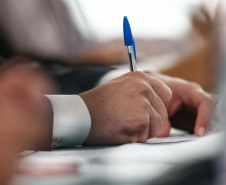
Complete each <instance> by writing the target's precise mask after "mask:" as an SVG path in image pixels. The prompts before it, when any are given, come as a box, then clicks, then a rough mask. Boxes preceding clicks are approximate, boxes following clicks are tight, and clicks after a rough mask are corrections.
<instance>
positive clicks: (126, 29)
mask: <svg viewBox="0 0 226 185" xmlns="http://www.w3.org/2000/svg"><path fill="white" fill-rule="evenodd" d="M123 34H124V44H125V46H133V48H134V57H135V60H137V56H136V49H135V42H134V39H133V35H132V31H131V28H130V24H129V21H128V19H127V17H126V16H124V19H123Z"/></svg>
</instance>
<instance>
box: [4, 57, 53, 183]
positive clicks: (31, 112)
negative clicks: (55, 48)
mask: <svg viewBox="0 0 226 185" xmlns="http://www.w3.org/2000/svg"><path fill="white" fill-rule="evenodd" d="M51 92H53V86H52V84H51V81H50V80H49V79H48V78H47V76H46V75H45V73H43V72H42V71H41V70H40V69H37V68H34V67H32V66H31V65H30V63H29V62H28V61H27V59H24V58H17V59H14V60H13V61H7V62H6V64H4V65H3V66H1V68H0V102H1V103H0V146H1V151H2V152H0V166H1V168H0V184H2V185H5V184H7V182H8V180H9V178H10V177H11V176H12V175H13V174H14V173H15V171H16V166H17V160H18V155H19V153H20V152H22V151H23V150H50V149H51V143H52V127H53V120H52V119H53V113H52V109H51V104H50V102H49V101H48V99H47V98H46V97H45V96H43V94H42V93H51Z"/></svg>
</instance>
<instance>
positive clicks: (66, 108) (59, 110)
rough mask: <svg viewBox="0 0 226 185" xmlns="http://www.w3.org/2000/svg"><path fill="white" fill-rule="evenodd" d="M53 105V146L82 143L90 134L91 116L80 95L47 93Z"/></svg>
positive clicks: (69, 145)
mask: <svg viewBox="0 0 226 185" xmlns="http://www.w3.org/2000/svg"><path fill="white" fill-rule="evenodd" d="M46 96H47V97H48V98H49V100H50V101H51V103H52V107H53V114H54V118H53V142H52V148H53V149H55V148H66V147H74V146H77V145H81V144H82V143H83V142H84V141H85V140H86V138H87V137H88V135H89V132H90V128H91V117H90V114H89V111H88V108H87V106H86V104H85V102H84V101H83V99H82V98H81V97H80V96H78V95H46Z"/></svg>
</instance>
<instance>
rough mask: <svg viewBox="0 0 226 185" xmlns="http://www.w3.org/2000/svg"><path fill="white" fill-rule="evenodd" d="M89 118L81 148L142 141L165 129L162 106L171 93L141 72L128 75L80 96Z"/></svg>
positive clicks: (158, 82)
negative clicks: (89, 128)
mask: <svg viewBox="0 0 226 185" xmlns="http://www.w3.org/2000/svg"><path fill="white" fill-rule="evenodd" d="M80 96H81V97H82V99H83V100H84V102H85V103H86V105H87V107H88V109H89V112H90V115H91V121H92V126H91V131H90V134H89V136H88V138H87V139H86V141H85V142H84V145H114V144H123V143H131V142H145V141H146V140H147V139H148V138H151V137H156V136H158V135H159V134H161V133H162V132H163V130H164V127H165V123H166V121H167V119H168V114H167V111H166V108H165V105H164V103H167V102H168V101H169V100H170V99H171V96H172V93H171V90H170V89H169V88H168V87H167V86H166V85H165V84H164V83H162V82H161V81H160V80H158V79H156V78H153V77H150V76H148V75H147V74H145V73H143V72H130V73H127V74H125V75H122V76H120V77H118V78H115V79H114V80H112V81H110V82H108V83H106V84H104V85H102V86H99V87H97V88H95V89H93V90H90V91H88V92H85V93H82V94H81V95H80Z"/></svg>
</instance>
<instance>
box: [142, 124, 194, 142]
mask: <svg viewBox="0 0 226 185" xmlns="http://www.w3.org/2000/svg"><path fill="white" fill-rule="evenodd" d="M197 138H198V137H197V136H195V135H194V134H189V133H187V132H184V131H181V130H177V129H174V128H172V129H171V131H170V135H169V137H164V138H151V139H148V140H147V141H146V143H149V144H161V143H178V142H185V141H192V140H195V139H197Z"/></svg>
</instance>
